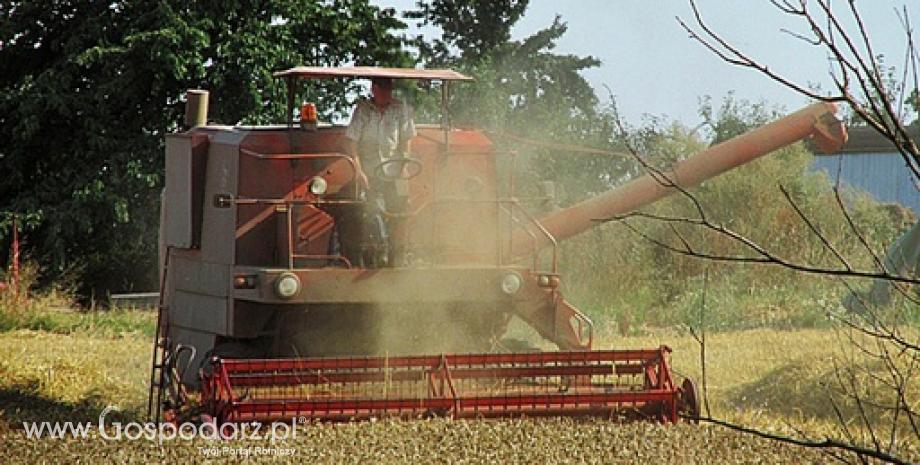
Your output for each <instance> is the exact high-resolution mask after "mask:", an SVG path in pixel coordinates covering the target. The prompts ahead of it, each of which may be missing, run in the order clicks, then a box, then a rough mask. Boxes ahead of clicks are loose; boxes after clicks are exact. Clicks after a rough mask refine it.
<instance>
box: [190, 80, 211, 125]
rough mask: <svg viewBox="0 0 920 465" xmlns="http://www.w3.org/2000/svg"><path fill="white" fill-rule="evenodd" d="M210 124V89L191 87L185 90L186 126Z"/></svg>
mask: <svg viewBox="0 0 920 465" xmlns="http://www.w3.org/2000/svg"><path fill="white" fill-rule="evenodd" d="M207 124H208V91H206V90H200V89H189V90H187V91H185V126H187V127H189V128H193V127H195V126H205V125H207Z"/></svg>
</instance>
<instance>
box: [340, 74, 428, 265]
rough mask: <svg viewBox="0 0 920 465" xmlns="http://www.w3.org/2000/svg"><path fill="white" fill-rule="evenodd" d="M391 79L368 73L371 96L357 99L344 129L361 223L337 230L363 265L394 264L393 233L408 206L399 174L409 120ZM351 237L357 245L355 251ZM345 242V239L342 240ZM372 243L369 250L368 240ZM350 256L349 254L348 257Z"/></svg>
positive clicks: (411, 133) (399, 254) (411, 130)
mask: <svg viewBox="0 0 920 465" xmlns="http://www.w3.org/2000/svg"><path fill="white" fill-rule="evenodd" d="M393 85H394V82H393V79H391V78H379V77H378V78H373V79H372V80H371V97H370V98H369V99H366V100H362V101H360V102H359V103H358V104H357V106H355V110H354V112H353V113H352V116H351V121H350V123H349V125H348V129H347V130H346V132H345V151H346V153H347V154H349V155H350V156H352V157H353V158H354V160H355V161H356V163H357V165H358V167H359V173H360V179H359V182H360V183H361V188H362V189H361V191H362V192H363V195H364V197H365V201H366V205H369V207H370V208H368V209H367V211H365V212H363V217H364V218H363V219H362V220H360V221H361V223H362V227H358V228H354V227H352V228H348V227H346V228H344V229H349V230H350V231H340V238H339V239H340V242H341V243H342V252H343V253H344V254H345V256H346V257H347V258H349V259H350V260H353V261H354V260H355V259H356V258H357V259H358V260H359V262H362V263H364V264H365V265H366V266H371V267H373V266H386V265H387V264H389V265H390V266H396V265H399V264H400V262H402V261H403V251H402V250H401V248H400V246H399V245H398V242H399V241H394V240H393V236H394V234H396V230H397V229H399V224H400V223H401V221H400V218H399V217H398V215H399V214H401V213H405V212H406V210H407V209H408V184H407V183H406V182H405V180H404V179H403V178H404V176H403V174H404V170H405V168H406V166H405V163H404V162H403V161H402V160H406V159H408V158H409V151H410V148H411V141H412V138H413V137H415V135H416V131H415V122H414V120H413V117H412V109H411V108H410V107H409V105H407V104H405V103H404V102H402V101H400V100H398V99H396V98H395V97H394V96H393ZM353 241H357V242H358V243H360V244H362V245H360V246H358V247H360V248H361V250H355V247H356V245H355V243H354V242H353ZM346 242H351V243H350V244H347V245H346ZM373 242H378V245H379V246H380V247H377V248H376V250H371V249H374V246H373V245H369V243H373ZM350 255H351V256H350Z"/></svg>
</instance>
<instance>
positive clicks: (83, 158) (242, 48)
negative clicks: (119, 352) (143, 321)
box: [0, 0, 411, 293]
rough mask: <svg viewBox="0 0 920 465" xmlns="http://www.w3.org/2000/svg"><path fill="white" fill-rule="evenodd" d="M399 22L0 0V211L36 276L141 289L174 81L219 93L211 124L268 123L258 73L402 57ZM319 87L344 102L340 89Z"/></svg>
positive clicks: (273, 90)
mask: <svg viewBox="0 0 920 465" xmlns="http://www.w3.org/2000/svg"><path fill="white" fill-rule="evenodd" d="M404 27H405V24H404V23H403V22H401V21H400V20H398V19H397V18H396V17H395V13H394V12H393V10H391V9H388V10H381V9H379V8H377V7H375V6H372V5H370V4H369V3H368V2H367V1H366V0H361V1H346V0H333V1H328V2H312V1H309V2H308V1H301V2H287V1H280V0H262V1H238V0H237V1H203V2H193V3H189V2H179V1H159V0H157V1H155V0H126V1H118V2H95V1H90V0H55V1H52V2H23V1H9V0H4V1H0V166H2V168H0V171H2V172H3V173H4V174H5V176H3V178H2V179H0V199H3V200H2V204H0V211H2V212H6V213H16V214H18V215H19V216H20V217H22V218H24V219H25V221H24V224H23V237H24V243H25V244H26V246H27V247H28V249H27V251H26V253H27V254H28V256H30V257H32V258H33V259H34V260H37V261H39V262H40V263H42V264H43V265H44V266H45V267H46V271H47V276H46V277H47V278H54V277H55V276H57V275H59V274H61V273H64V272H68V271H74V270H77V271H79V272H81V273H82V276H83V280H82V283H83V286H84V288H83V289H82V290H83V291H86V292H89V291H95V292H100V293H101V292H108V291H117V290H128V289H154V288H156V286H157V285H156V278H155V277H156V273H157V272H156V269H157V264H156V259H155V257H156V237H157V230H158V228H157V223H158V221H159V214H158V210H159V191H160V189H161V187H162V181H163V155H162V153H163V136H164V134H166V133H167V132H170V131H173V130H176V129H177V128H178V127H179V124H180V121H181V115H182V112H183V109H182V102H181V98H180V96H181V95H182V94H183V92H184V90H185V89H188V88H197V87H201V88H207V89H210V90H211V91H212V93H213V94H214V95H216V96H220V98H216V99H213V105H212V108H211V117H212V119H213V120H216V121H220V122H225V123H237V122H250V123H255V122H264V121H269V120H271V119H275V120H278V119H280V118H279V115H283V110H282V109H283V106H284V99H283V98H281V97H280V96H281V95H282V94H281V86H282V84H281V83H279V82H276V81H275V80H273V79H272V78H271V73H272V72H273V71H276V70H278V69H284V68H287V67H291V66H297V65H339V64H351V63H357V64H388V65H393V66H398V65H405V64H408V63H411V58H410V57H409V56H408V55H407V53H406V52H404V51H403V50H402V49H401V47H402V45H403V40H402V39H401V38H399V37H398V36H396V35H395V32H396V31H399V30H401V29H403V28H404ZM319 97H321V98H317V99H316V101H318V102H320V103H321V105H320V108H322V109H323V110H324V112H326V113H334V112H344V105H345V104H346V103H347V93H346V92H345V87H344V85H342V84H338V85H337V87H334V88H333V89H332V90H331V91H330V93H329V94H328V95H322V96H319ZM272 116H274V118H272ZM5 218H8V216H7V215H0V219H2V221H4V222H3V223H0V237H3V238H4V241H8V240H9V239H8V237H9V236H10V235H9V222H8V221H7V220H5Z"/></svg>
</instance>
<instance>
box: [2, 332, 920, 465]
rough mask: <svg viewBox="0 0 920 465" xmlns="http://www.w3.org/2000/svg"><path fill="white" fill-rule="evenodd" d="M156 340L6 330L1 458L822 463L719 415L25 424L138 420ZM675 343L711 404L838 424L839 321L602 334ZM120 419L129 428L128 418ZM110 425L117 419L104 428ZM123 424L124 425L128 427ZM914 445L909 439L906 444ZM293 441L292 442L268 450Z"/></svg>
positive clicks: (801, 424)
mask: <svg viewBox="0 0 920 465" xmlns="http://www.w3.org/2000/svg"><path fill="white" fill-rule="evenodd" d="M150 344H151V341H150V340H149V337H148V336H146V335H143V334H140V333H139V332H127V333H122V334H112V333H111V331H104V332H101V333H99V334H96V333H94V332H93V331H80V332H77V333H73V334H54V333H49V332H44V331H28V330H16V331H11V332H7V333H2V334H0V438H2V440H0V462H2V463H98V462H99V460H100V459H103V460H105V461H113V462H125V463H126V462H143V463H155V462H192V461H195V462H203V461H216V462H234V463H236V462H240V461H243V462H247V461H257V462H262V461H278V462H299V463H371V462H378V463H540V462H545V463H700V464H702V463H827V462H829V461H832V460H833V459H832V458H831V457H830V456H828V455H826V454H825V453H824V452H822V451H821V450H819V449H808V448H801V447H792V446H789V445H784V444H781V443H778V442H776V441H770V440H765V439H760V438H757V437H754V436H751V435H749V434H744V433H739V432H735V431H731V430H728V429H725V428H722V427H718V426H714V425H707V424H704V425H689V424H680V425H657V424H649V423H637V424H629V425H619V424H613V423H610V422H607V421H603V420H571V419H542V420H529V419H511V420H501V421H496V420H489V421H460V420H457V421H451V420H446V419H433V420H417V421H395V420H393V421H391V420H381V421H376V422H365V423H346V424H334V425H330V424H317V425H307V426H303V427H300V428H298V429H297V430H296V433H293V434H291V435H290V436H289V437H288V438H286V439H276V440H275V441H274V442H273V441H272V440H271V438H269V437H260V438H255V439H253V438H247V439H245V440H231V441H207V440H203V439H194V440H184V439H175V440H165V441H160V442H162V443H160V442H158V441H151V440H147V439H138V440H130V439H126V438H124V437H122V439H121V440H109V439H105V438H101V437H99V436H100V434H98V433H99V432H98V431H95V430H93V432H95V433H96V437H95V438H93V437H87V438H80V439H74V438H67V439H52V438H48V437H44V438H41V439H38V438H34V437H29V433H28V432H27V431H26V428H25V427H24V423H32V422H73V423H93V424H96V423H97V422H98V418H99V415H100V413H101V411H102V410H103V409H104V408H105V407H106V406H114V407H116V408H117V409H118V411H117V412H115V413H114V414H111V415H109V416H107V417H106V418H107V420H108V421H109V422H112V421H120V422H122V424H125V425H127V424H129V423H131V422H138V423H142V422H143V421H144V414H145V412H146V396H147V384H148V377H149V369H150V355H151V345H150ZM659 344H667V345H669V346H670V347H672V348H673V349H674V352H673V357H672V366H673V367H674V369H675V370H676V371H677V372H679V373H680V374H683V375H687V376H692V377H694V378H695V379H697V381H698V382H699V383H700V384H701V385H704V386H705V388H706V390H707V392H708V396H709V400H710V407H711V409H712V414H713V416H716V417H719V418H722V419H726V420H729V421H735V422H742V423H745V424H747V425H752V426H756V427H758V428H761V429H764V430H766V431H770V432H772V433H778V434H789V435H792V434H796V433H797V432H804V433H806V434H809V435H810V436H811V437H814V438H818V439H820V438H823V437H825V436H827V435H833V434H834V431H835V424H836V418H835V417H834V414H833V408H832V407H831V406H830V404H829V403H828V401H827V400H826V397H827V396H826V391H825V390H824V388H823V386H824V382H823V380H826V378H827V376H828V375H829V373H831V370H832V369H833V368H832V367H833V361H834V360H835V359H837V358H838V357H839V356H840V355H841V351H844V350H846V341H844V340H841V335H840V333H839V332H838V331H834V330H803V331H785V332H784V331H775V330H755V331H744V332H732V333H720V334H714V335H712V336H710V337H709V339H708V341H707V345H706V354H707V357H706V366H707V370H706V371H707V376H706V379H705V380H703V378H702V377H701V368H700V367H701V363H700V355H699V354H700V351H699V345H698V344H697V343H696V341H695V339H694V338H693V337H691V336H690V335H687V334H679V333H676V332H667V331H664V332H662V333H661V334H647V335H644V336H641V337H629V338H618V339H616V340H607V341H601V344H599V345H600V347H601V348H630V347H654V346H657V345H659ZM126 432H127V430H126ZM109 434H111V432H110V433H109ZM126 436H127V435H126ZM900 447H901V450H902V451H903V452H904V454H905V455H906V456H908V457H911V456H912V457H914V458H915V459H916V458H917V457H920V455H918V454H917V445H916V444H912V443H905V444H903V445H901V446H900ZM280 453H293V454H295V455H294V456H293V457H291V456H280V455H266V454H280Z"/></svg>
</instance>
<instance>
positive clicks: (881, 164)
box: [813, 125, 920, 213]
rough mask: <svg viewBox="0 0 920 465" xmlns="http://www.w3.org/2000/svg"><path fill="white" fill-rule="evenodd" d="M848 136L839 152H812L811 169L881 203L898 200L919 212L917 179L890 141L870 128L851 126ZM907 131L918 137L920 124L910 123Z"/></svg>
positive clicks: (919, 135) (897, 201)
mask: <svg viewBox="0 0 920 465" xmlns="http://www.w3.org/2000/svg"><path fill="white" fill-rule="evenodd" d="M848 131H849V134H850V139H849V141H847V143H846V145H844V147H843V149H841V150H840V152H839V153H835V154H822V153H817V152H816V153H815V155H816V156H815V162H814V165H813V169H815V170H821V171H825V172H827V174H828V177H829V178H830V180H831V182H835V181H837V180H838V179H839V180H840V183H841V185H849V186H853V187H856V188H858V189H860V190H863V191H866V192H868V193H870V194H871V195H872V196H873V197H875V198H876V199H877V200H879V201H880V202H884V203H898V204H901V205H903V206H905V207H908V208H910V209H911V210H913V212H914V213H920V180H917V179H914V176H913V173H912V172H911V170H910V169H909V168H908V166H907V165H906V162H905V160H904V158H903V157H902V156H901V154H900V153H898V151H897V150H896V149H895V148H894V146H893V144H892V143H891V141H889V140H886V139H884V138H883V137H882V136H880V135H879V134H878V133H877V132H876V131H875V130H873V129H872V128H869V127H853V128H850V129H849V130H848ZM908 132H909V133H910V134H911V137H913V138H914V140H920V126H917V125H913V126H910V127H909V129H908Z"/></svg>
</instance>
